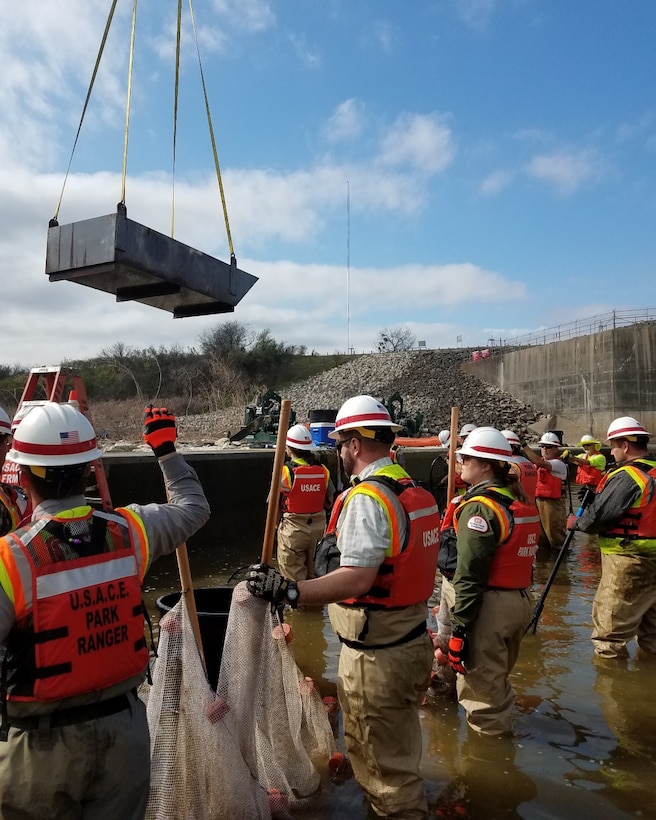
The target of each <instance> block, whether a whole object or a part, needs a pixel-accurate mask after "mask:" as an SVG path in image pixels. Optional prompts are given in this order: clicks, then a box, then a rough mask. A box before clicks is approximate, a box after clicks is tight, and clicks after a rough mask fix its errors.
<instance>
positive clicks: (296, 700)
mask: <svg viewBox="0 0 656 820" xmlns="http://www.w3.org/2000/svg"><path fill="white" fill-rule="evenodd" d="M285 413H286V416H285ZM285 417H286V418H287V419H288V418H289V402H288V401H287V400H285V401H283V412H281V417H280V419H281V420H280V428H281V429H279V431H278V446H277V451H276V458H275V461H274V469H273V475H272V481H271V493H270V504H269V516H268V518H267V527H266V532H265V541H264V547H263V551H262V559H263V561H266V560H268V558H269V557H270V552H271V543H272V536H273V530H274V527H273V526H272V525H271V519H272V516H273V514H274V501H275V498H274V494H277V492H278V487H279V482H280V472H281V469H282V454H283V453H284V441H285V433H286V429H287V425H286V424H285V423H283V419H284V418H285ZM192 621H193V618H190V613H189V610H188V603H187V601H186V600H185V596H181V599H180V601H179V602H178V603H177V604H176V606H175V607H173V609H171V610H170V611H169V612H168V613H167V614H166V615H165V616H164V618H162V620H161V622H160V643H159V650H158V657H157V660H156V662H155V665H154V669H153V683H152V686H151V687H144V690H145V691H144V699H145V700H147V712H148V724H149V727H150V734H151V793H150V800H149V803H148V810H147V813H146V817H147V820H242V818H243V820H259V818H269V817H271V816H274V817H285V816H289V815H288V809H292V810H293V809H294V807H296V806H298V805H300V804H301V803H303V802H306V801H307V800H308V799H309V798H310V797H311V796H312V795H313V794H314V793H315V792H316V791H317V789H318V788H319V786H320V783H321V778H322V775H323V774H324V773H327V772H328V767H329V761H330V758H331V757H332V755H333V754H334V753H335V751H336V745H335V739H334V736H333V731H332V728H331V725H330V722H329V719H328V714H327V712H326V707H325V706H324V704H323V701H322V700H321V697H320V695H319V693H318V692H317V691H316V690H315V689H314V687H313V686H311V685H310V684H308V681H307V680H306V678H305V677H304V676H303V673H302V672H301V670H300V669H299V668H298V666H297V665H296V663H295V661H294V657H293V655H292V652H291V650H290V648H289V646H288V645H287V640H286V636H285V631H284V630H283V625H282V623H281V616H280V614H279V613H278V612H277V611H275V610H272V608H271V607H270V605H269V604H268V603H266V602H264V601H261V600H259V599H257V598H254V597H253V596H252V595H251V594H250V593H249V592H248V590H247V589H246V584H245V583H240V584H238V585H237V586H236V587H235V589H234V590H233V594H232V603H231V606H230V613H229V616H228V624H227V628H226V635H225V641H224V645H223V653H222V659H221V668H220V671H219V679H218V684H217V691H216V693H215V692H214V691H213V690H212V688H211V687H210V685H209V683H208V681H207V677H206V674H205V669H204V665H203V662H202V659H201V656H200V654H199V647H198V644H197V641H196V637H195V635H194V629H193V626H192Z"/></svg>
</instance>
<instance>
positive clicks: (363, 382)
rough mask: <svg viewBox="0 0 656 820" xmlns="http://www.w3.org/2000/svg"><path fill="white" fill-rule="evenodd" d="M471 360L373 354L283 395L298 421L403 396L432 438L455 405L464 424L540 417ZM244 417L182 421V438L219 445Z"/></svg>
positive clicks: (431, 353)
mask: <svg viewBox="0 0 656 820" xmlns="http://www.w3.org/2000/svg"><path fill="white" fill-rule="evenodd" d="M467 360H470V351H468V350H461V349H459V350H428V351H407V352H402V353H373V354H371V355H367V356H358V357H356V358H354V359H353V360H351V361H350V362H347V363H346V364H343V365H340V366H339V367H335V368H332V369H331V370H327V371H325V372H324V373H320V374H319V375H317V376H313V377H312V378H310V379H307V380H306V381H303V382H297V383H295V384H292V385H289V386H287V387H285V388H284V390H281V391H280V392H281V394H282V395H283V398H289V399H291V402H292V408H293V410H294V411H295V412H296V416H297V421H299V422H306V421H308V420H309V414H310V410H319V409H324V410H325V409H338V408H339V407H340V405H341V404H342V403H343V402H344V401H346V399H348V398H350V397H351V396H355V395H359V394H362V393H367V394H369V395H372V396H375V397H376V398H378V399H383V400H384V401H386V400H387V399H389V398H390V397H391V396H392V395H394V394H395V393H399V394H400V395H401V397H402V399H403V413H404V414H405V415H407V416H408V417H410V418H415V417H416V415H417V414H421V415H422V416H423V425H422V429H423V431H424V432H425V433H431V434H435V433H437V432H439V431H440V430H442V429H445V428H448V427H449V425H450V420H451V408H452V407H454V406H456V407H458V411H459V419H460V424H461V425H462V424H464V423H466V422H472V423H474V424H476V425H492V426H493V427H498V428H499V429H503V428H506V427H510V428H512V429H515V430H518V429H524V428H526V427H527V426H528V425H529V424H532V423H533V422H535V421H536V420H537V419H538V418H539V415H540V414H539V413H537V412H536V411H535V410H534V409H533V408H532V407H530V406H529V405H526V404H524V403H522V402H521V401H519V400H517V399H516V398H514V397H513V396H511V395H510V394H508V393H504V392H503V391H502V390H499V389H498V388H496V387H493V386H491V385H488V384H486V383H485V382H483V381H481V380H480V379H478V378H476V377H475V376H472V375H471V374H469V373H465V372H463V371H462V370H461V367H460V365H461V364H462V363H463V362H464V361H467ZM243 418H244V408H243V406H239V407H232V408H229V409H226V410H225V411H221V412H217V413H211V414H203V415H198V416H184V417H182V418H180V420H179V433H180V438H181V440H182V441H188V442H193V443H195V444H199V443H206V444H207V443H210V442H212V443H215V444H219V443H220V441H223V440H225V438H226V437H227V434H228V433H236V432H237V431H238V430H239V429H240V428H241V426H242V424H243ZM225 443H227V442H225Z"/></svg>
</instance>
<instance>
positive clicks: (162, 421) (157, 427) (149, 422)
mask: <svg viewBox="0 0 656 820" xmlns="http://www.w3.org/2000/svg"><path fill="white" fill-rule="evenodd" d="M177 437H178V433H177V430H176V429H175V416H174V415H173V413H169V411H168V410H167V409H166V407H153V405H152V404H148V405H147V406H146V409H145V410H144V426H143V440H144V441H145V442H146V444H148V445H149V446H150V447H152V450H153V453H155V455H156V456H157V458H161V457H162V456H166V455H168V454H169V453H175V440H176V438H177Z"/></svg>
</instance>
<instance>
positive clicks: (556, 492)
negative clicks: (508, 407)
mask: <svg viewBox="0 0 656 820" xmlns="http://www.w3.org/2000/svg"><path fill="white" fill-rule="evenodd" d="M539 443H540V455H539V456H538V455H536V454H535V453H534V452H533V450H531V448H530V447H527V446H526V444H524V446H523V448H522V454H523V455H525V456H526V458H527V459H528V460H529V461H532V462H533V464H535V466H536V467H537V468H538V481H537V485H536V487H535V504H536V506H537V508H538V512H539V513H540V521H542V529H543V530H544V534H545V536H546V539H547V541H548V542H549V546H550V547H552V548H553V549H560V548H561V547H562V545H563V541H564V540H565V536H566V535H567V506H566V504H565V494H564V493H563V482H565V481H567V476H568V472H567V464H565V462H564V461H563V460H562V459H561V458H560V457H559V455H558V448H559V447H560V446H561V442H560V439H559V438H558V436H557V435H556V433H552V432H548V433H544V434H543V435H542V437H541V438H540V442H539Z"/></svg>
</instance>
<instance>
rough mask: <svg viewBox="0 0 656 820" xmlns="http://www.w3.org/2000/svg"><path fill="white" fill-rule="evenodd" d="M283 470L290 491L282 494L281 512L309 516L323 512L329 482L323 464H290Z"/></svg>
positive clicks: (326, 470) (328, 475) (326, 469)
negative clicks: (288, 481)
mask: <svg viewBox="0 0 656 820" xmlns="http://www.w3.org/2000/svg"><path fill="white" fill-rule="evenodd" d="M285 469H286V470H288V471H289V476H290V479H291V482H290V483H291V490H290V491H289V492H283V494H282V509H283V512H289V513H301V514H302V515H311V514H313V513H317V512H320V511H321V510H323V508H324V506H325V502H326V489H327V487H328V481H329V480H330V473H329V472H328V468H327V467H324V465H323V464H306V463H304V462H292V464H291V465H287V466H286V467H285ZM283 486H284V482H283Z"/></svg>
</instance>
